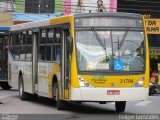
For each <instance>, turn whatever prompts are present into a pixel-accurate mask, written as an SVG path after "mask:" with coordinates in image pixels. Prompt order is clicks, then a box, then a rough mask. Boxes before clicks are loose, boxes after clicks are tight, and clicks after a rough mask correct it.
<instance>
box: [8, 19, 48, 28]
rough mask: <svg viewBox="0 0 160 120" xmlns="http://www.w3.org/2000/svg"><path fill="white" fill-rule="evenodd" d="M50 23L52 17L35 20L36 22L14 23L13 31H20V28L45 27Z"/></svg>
mask: <svg viewBox="0 0 160 120" xmlns="http://www.w3.org/2000/svg"><path fill="white" fill-rule="evenodd" d="M49 25H50V19H47V20H40V21H35V22H28V23H22V24H18V25H13V26H12V27H11V31H18V30H24V29H31V28H37V27H44V26H49Z"/></svg>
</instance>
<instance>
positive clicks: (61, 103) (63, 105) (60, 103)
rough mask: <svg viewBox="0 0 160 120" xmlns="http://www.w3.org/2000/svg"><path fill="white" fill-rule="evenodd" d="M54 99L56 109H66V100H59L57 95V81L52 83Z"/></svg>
mask: <svg viewBox="0 0 160 120" xmlns="http://www.w3.org/2000/svg"><path fill="white" fill-rule="evenodd" d="M53 86H54V99H55V101H56V103H57V109H58V110H65V109H66V102H65V101H64V100H61V99H60V97H59V89H58V83H57V82H56V83H54V85H53Z"/></svg>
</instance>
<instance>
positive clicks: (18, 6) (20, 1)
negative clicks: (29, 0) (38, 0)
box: [15, 0, 25, 12]
mask: <svg viewBox="0 0 160 120" xmlns="http://www.w3.org/2000/svg"><path fill="white" fill-rule="evenodd" d="M24 10H25V0H16V2H15V11H16V12H24Z"/></svg>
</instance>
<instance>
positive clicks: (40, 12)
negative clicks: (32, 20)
mask: <svg viewBox="0 0 160 120" xmlns="http://www.w3.org/2000/svg"><path fill="white" fill-rule="evenodd" d="M38 7H39V14H40V13H41V0H39V6H38Z"/></svg>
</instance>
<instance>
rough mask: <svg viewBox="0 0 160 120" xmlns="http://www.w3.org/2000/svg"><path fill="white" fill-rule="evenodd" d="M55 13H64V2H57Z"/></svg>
mask: <svg viewBox="0 0 160 120" xmlns="http://www.w3.org/2000/svg"><path fill="white" fill-rule="evenodd" d="M55 12H64V0H55Z"/></svg>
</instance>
